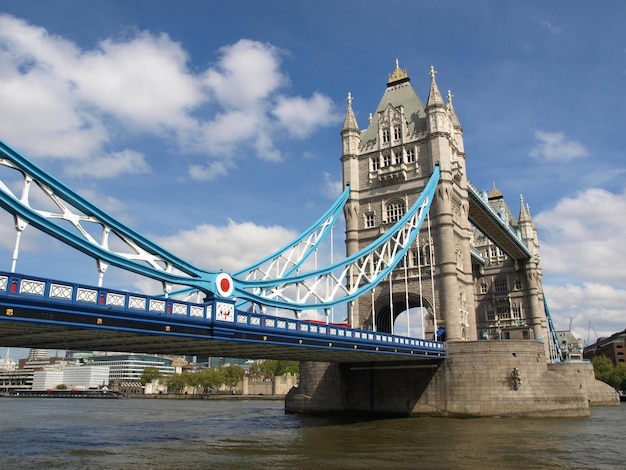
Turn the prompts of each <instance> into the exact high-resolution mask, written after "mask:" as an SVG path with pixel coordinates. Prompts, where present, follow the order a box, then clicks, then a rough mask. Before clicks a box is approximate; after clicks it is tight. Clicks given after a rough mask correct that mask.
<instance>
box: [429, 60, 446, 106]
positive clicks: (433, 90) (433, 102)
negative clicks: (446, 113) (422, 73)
mask: <svg viewBox="0 0 626 470" xmlns="http://www.w3.org/2000/svg"><path fill="white" fill-rule="evenodd" d="M436 73H437V71H436V70H435V67H434V66H432V65H431V66H430V73H429V75H430V92H429V93H428V101H427V104H426V106H427V107H429V108H430V107H431V106H433V107H435V106H436V107H443V106H444V103H443V98H442V97H441V93H440V92H439V87H438V86H437V82H436V81H435V74H436Z"/></svg>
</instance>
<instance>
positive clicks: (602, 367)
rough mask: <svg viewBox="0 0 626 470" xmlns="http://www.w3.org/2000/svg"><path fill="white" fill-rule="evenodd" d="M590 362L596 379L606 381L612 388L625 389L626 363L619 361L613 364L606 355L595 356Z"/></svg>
mask: <svg viewBox="0 0 626 470" xmlns="http://www.w3.org/2000/svg"><path fill="white" fill-rule="evenodd" d="M591 363H592V364H593V370H594V373H595V375H596V379H598V380H601V381H602V382H606V383H607V384H609V385H610V386H612V387H614V388H618V389H621V390H624V389H626V364H625V363H623V362H620V363H619V364H618V365H617V366H614V365H613V362H612V361H611V359H609V358H608V357H606V356H595V357H594V358H593V359H592V360H591Z"/></svg>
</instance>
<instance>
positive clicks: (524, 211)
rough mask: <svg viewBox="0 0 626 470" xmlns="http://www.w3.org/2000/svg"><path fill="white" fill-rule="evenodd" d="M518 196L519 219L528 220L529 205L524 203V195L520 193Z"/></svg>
mask: <svg viewBox="0 0 626 470" xmlns="http://www.w3.org/2000/svg"><path fill="white" fill-rule="evenodd" d="M519 198H520V209H519V221H520V222H530V207H528V205H524V196H522V195H521V194H520V195H519Z"/></svg>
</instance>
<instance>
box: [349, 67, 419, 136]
mask: <svg viewBox="0 0 626 470" xmlns="http://www.w3.org/2000/svg"><path fill="white" fill-rule="evenodd" d="M389 105H391V106H393V107H395V108H399V107H400V106H403V107H404V116H405V118H406V121H407V125H408V128H409V132H418V131H422V130H426V113H425V111H424V103H423V102H422V100H421V99H420V97H419V96H418V95H417V93H416V92H415V90H414V89H413V86H412V85H411V80H410V78H409V74H408V72H407V70H406V69H400V67H399V64H398V61H397V60H396V69H395V71H394V72H393V73H391V74H389V81H388V82H387V89H386V90H385V94H384V95H383V97H382V99H381V100H380V103H378V107H377V108H376V113H374V118H373V119H372V120H371V121H370V123H369V126H368V128H367V129H365V130H364V131H363V132H362V133H361V142H367V141H369V140H373V139H376V138H377V136H378V120H377V118H376V115H377V114H378V113H381V112H383V111H384V110H385V109H386V108H387V106H389Z"/></svg>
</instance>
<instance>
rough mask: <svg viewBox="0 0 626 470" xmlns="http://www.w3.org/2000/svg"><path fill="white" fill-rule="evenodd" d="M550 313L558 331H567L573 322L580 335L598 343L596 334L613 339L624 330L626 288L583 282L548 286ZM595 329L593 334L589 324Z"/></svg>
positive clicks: (545, 288) (546, 291)
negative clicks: (613, 336) (612, 337)
mask: <svg viewBox="0 0 626 470" xmlns="http://www.w3.org/2000/svg"><path fill="white" fill-rule="evenodd" d="M544 291H545V293H546V296H547V300H548V304H549V306H550V311H551V314H552V317H553V321H554V322H555V326H556V328H557V329H565V328H566V327H567V325H569V322H570V320H571V321H572V330H574V331H575V332H576V334H577V336H579V337H581V338H583V339H584V340H586V339H587V335H588V333H590V334H589V339H590V341H591V342H592V343H593V342H595V341H596V337H595V335H596V334H597V335H598V336H600V337H603V336H610V335H612V334H613V333H616V332H618V331H622V330H623V329H624V328H625V327H626V325H625V324H624V305H626V289H619V288H615V287H611V286H607V285H605V284H597V283H583V284H580V285H576V284H565V285H544ZM590 323H591V326H593V330H595V332H594V331H593V330H591V331H589V329H590V328H589V324H590Z"/></svg>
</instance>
